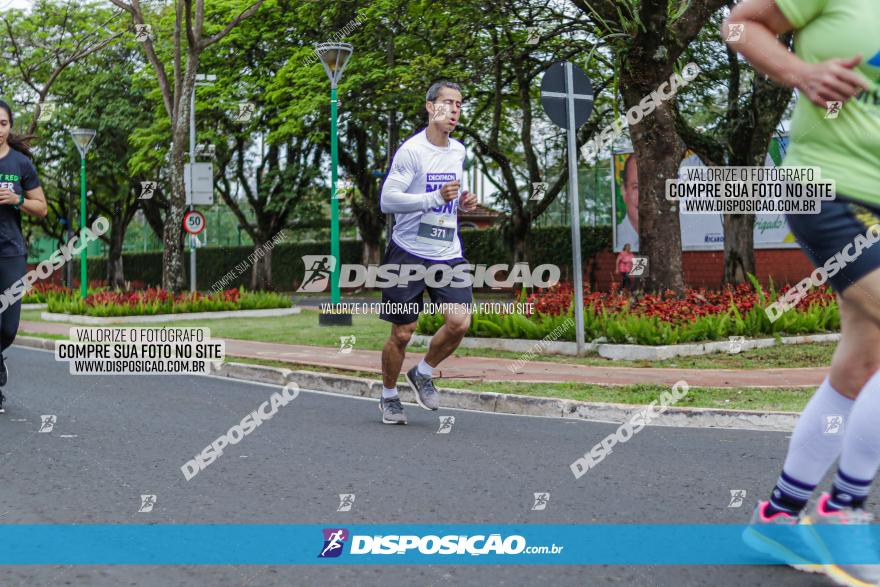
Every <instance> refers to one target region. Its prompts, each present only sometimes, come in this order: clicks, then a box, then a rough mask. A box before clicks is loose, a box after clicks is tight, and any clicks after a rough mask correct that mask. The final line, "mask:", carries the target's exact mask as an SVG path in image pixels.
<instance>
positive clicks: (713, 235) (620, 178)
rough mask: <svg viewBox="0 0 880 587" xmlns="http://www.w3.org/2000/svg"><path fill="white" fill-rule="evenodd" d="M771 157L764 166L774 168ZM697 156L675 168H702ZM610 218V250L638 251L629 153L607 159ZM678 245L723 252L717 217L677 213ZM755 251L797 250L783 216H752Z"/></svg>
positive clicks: (780, 143) (635, 185)
mask: <svg viewBox="0 0 880 587" xmlns="http://www.w3.org/2000/svg"><path fill="white" fill-rule="evenodd" d="M784 147H785V139H782V140H777V139H774V145H773V147H772V148H771V153H779V150H780V149H784ZM774 159H775V158H774V157H771V156H770V155H768V156H767V160H766V162H765V165H774V164H776V163H778V161H774ZM702 165H703V163H702V161H700V159H699V157H697V156H696V155H695V154H693V153H692V152H691V151H688V153H687V154H686V157H685V159H684V161H682V162H681V167H680V168H679V176H680V177H682V170H683V168H685V167H689V166H702ZM611 174H612V181H611V189H612V194H611V218H612V219H613V222H614V233H613V238H614V251H615V252H618V251H621V250H623V247H624V245H626V244H629V245H630V248H631V250H632V251H633V252H638V250H639V232H638V228H639V218H638V212H637V211H638V206H639V178H638V160H637V159H636V155H635V153H633V152H631V151H630V152H618V153H614V154H613V155H612V158H611ZM678 218H679V223H680V225H681V246H682V250H684V251H723V250H724V230H723V228H722V223H721V214H715V215H712V214H681V213H679V216H678ZM754 238H755V248H756V249H792V248H797V247H798V244H797V242H796V241H795V238H794V235H793V234H792V233H791V230H790V229H789V227H788V223H787V222H786V221H785V215H784V214H757V215H756V217H755V232H754Z"/></svg>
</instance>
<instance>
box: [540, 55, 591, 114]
mask: <svg viewBox="0 0 880 587" xmlns="http://www.w3.org/2000/svg"><path fill="white" fill-rule="evenodd" d="M567 66H571V86H572V87H571V88H569V84H568V80H567V78H568V74H567V72H566V69H567ZM569 96H571V97H573V98H574V127H575V128H579V127H580V126H582V125H583V124H584V123H585V122H587V119H589V118H590V113H591V112H592V111H593V84H592V83H591V82H590V78H588V77H587V74H585V73H584V72H583V70H581V68H580V67H578V66H577V65H575V64H574V63H568V62H565V61H557V62H556V63H554V64H552V65H551V66H550V67H548V68H547V70H546V71H545V72H544V78H543V79H542V80H541V105H542V106H544V112H546V113H547V116H549V117H550V120H552V121H553V122H554V124H556V126H558V127H560V128H564V129H568V116H567V114H568V98H569Z"/></svg>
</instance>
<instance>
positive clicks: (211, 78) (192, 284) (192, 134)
mask: <svg viewBox="0 0 880 587" xmlns="http://www.w3.org/2000/svg"><path fill="white" fill-rule="evenodd" d="M216 80H217V76H216V75H213V74H207V75H205V74H203V73H197V74H196V83H195V84H194V85H193V91H192V96H190V103H189V209H190V212H192V211H193V210H195V203H194V200H195V195H194V192H195V185H196V184H195V183H194V181H193V169H194V168H195V164H196V86H206V85H210V84H213V83H214V82H215V81H216ZM199 82H201V83H199ZM196 238H197V237H195V236H192V235H190V238H189V291H196V247H195V240H196Z"/></svg>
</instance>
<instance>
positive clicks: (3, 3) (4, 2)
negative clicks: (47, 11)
mask: <svg viewBox="0 0 880 587" xmlns="http://www.w3.org/2000/svg"><path fill="white" fill-rule="evenodd" d="M32 4H33V2H32V1H31V0H0V10H8V9H9V8H30V7H31V5H32Z"/></svg>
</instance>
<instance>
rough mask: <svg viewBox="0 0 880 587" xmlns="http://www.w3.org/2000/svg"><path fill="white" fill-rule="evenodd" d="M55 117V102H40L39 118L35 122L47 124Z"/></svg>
mask: <svg viewBox="0 0 880 587" xmlns="http://www.w3.org/2000/svg"><path fill="white" fill-rule="evenodd" d="M54 115H55V102H40V117H39V118H37V122H49V121H50V120H52V117H53V116H54Z"/></svg>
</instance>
